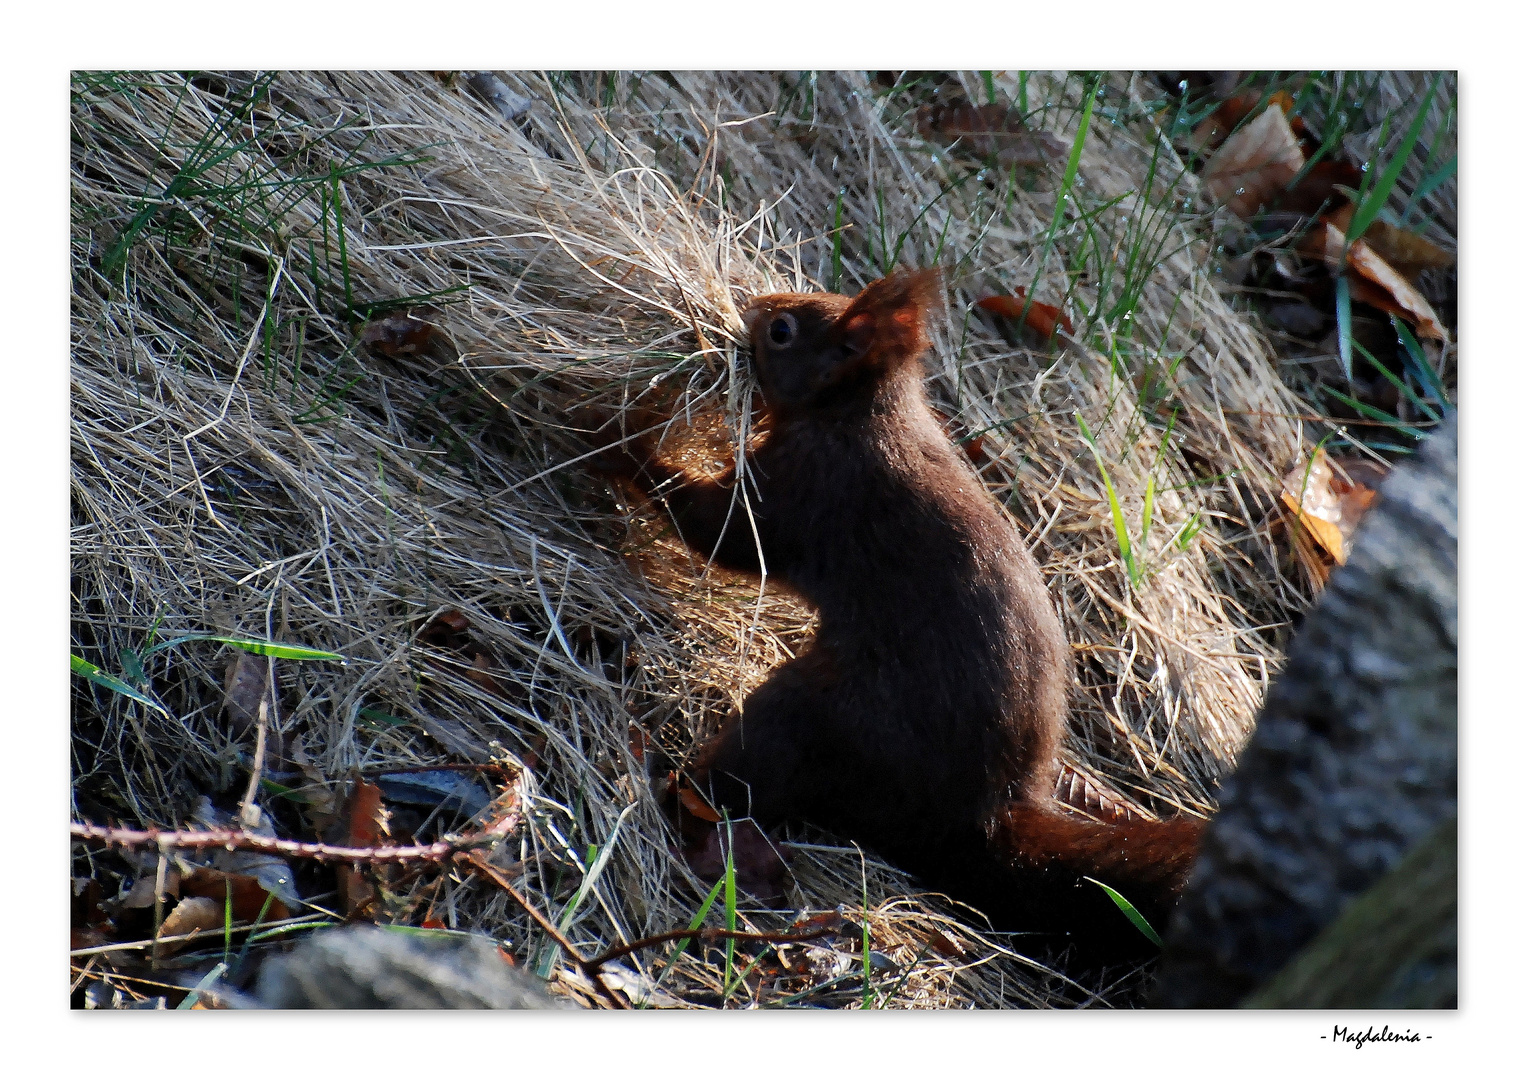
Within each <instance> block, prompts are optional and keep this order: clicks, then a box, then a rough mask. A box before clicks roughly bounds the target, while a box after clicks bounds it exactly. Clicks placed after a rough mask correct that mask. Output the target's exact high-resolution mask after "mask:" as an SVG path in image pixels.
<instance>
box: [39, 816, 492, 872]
mask: <svg viewBox="0 0 1528 1080" xmlns="http://www.w3.org/2000/svg"><path fill="white" fill-rule="evenodd" d="M519 821H520V815H519V814H518V813H514V814H510V815H508V816H507V817H506V818H504V819H503V820H501V821H500V822H498V823H497V824H495V825H494V827H493V828H492V829H487V830H484V831H482V832H473V833H467V834H466V835H463V836H458V837H455V838H452V839H448V840H437V841H436V842H435V843H433V844H418V845H414V846H410V847H403V846H390V845H383V846H378V847H341V846H340V845H338V844H316V843H304V842H303V841H300V840H278V839H276V838H275V837H273V836H256V835H255V834H254V833H247V832H242V831H240V830H239V829H183V830H155V829H115V828H111V827H108V826H105V825H92V824H90V823H89V822H78V821H74V822H70V823H69V835H71V836H73V837H75V838H76V839H79V840H99V841H101V842H103V843H105V844H108V845H110V846H112V847H124V848H189V849H192V850H201V849H205V848H226V849H228V850H229V851H259V852H264V853H266V854H268V855H286V856H290V857H292V858H296V859H317V860H318V861H319V862H326V861H329V860H335V861H338V862H349V863H390V862H413V861H415V860H422V861H424V862H445V861H446V860H447V859H449V858H451V857H452V856H453V855H456V854H458V853H460V852H462V851H466V850H469V849H471V848H477V847H483V846H485V845H487V844H491V843H493V842H494V841H496V840H499V839H501V838H503V837H504V836H506V835H507V834H509V833H510V832H512V831H513V830H514V828H515V826H517V825H518V824H519Z"/></svg>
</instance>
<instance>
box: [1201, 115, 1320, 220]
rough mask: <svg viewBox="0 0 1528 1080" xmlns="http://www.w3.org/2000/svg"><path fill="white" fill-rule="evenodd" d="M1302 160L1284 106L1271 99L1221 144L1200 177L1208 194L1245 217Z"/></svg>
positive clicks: (1276, 192) (1273, 196)
mask: <svg viewBox="0 0 1528 1080" xmlns="http://www.w3.org/2000/svg"><path fill="white" fill-rule="evenodd" d="M1304 165H1305V151H1304V150H1302V149H1301V148H1300V141H1299V140H1298V139H1296V138H1295V133H1294V132H1293V131H1292V130H1291V129H1290V127H1289V119H1288V118H1287V117H1286V116H1285V115H1284V110H1283V109H1281V108H1279V106H1277V105H1269V106H1268V107H1267V108H1266V109H1264V110H1263V111H1262V112H1261V113H1259V114H1258V116H1257V118H1256V119H1254V120H1253V121H1252V122H1251V123H1249V124H1247V125H1246V126H1245V127H1243V128H1242V129H1241V130H1240V131H1237V132H1235V133H1234V134H1233V135H1231V137H1230V138H1228V139H1226V141H1225V142H1224V143H1222V144H1221V146H1220V149H1219V150H1217V151H1215V153H1214V154H1213V155H1212V156H1211V157H1210V160H1209V161H1207V162H1206V163H1205V166H1204V172H1203V174H1202V175H1201V177H1200V179H1201V181H1202V182H1203V184H1204V188H1205V190H1206V191H1207V192H1209V194H1210V197H1211V198H1212V199H1214V200H1215V201H1216V202H1223V203H1225V205H1226V208H1227V209H1229V210H1230V211H1231V213H1233V214H1235V215H1236V216H1237V217H1239V218H1242V219H1243V220H1246V219H1247V218H1250V217H1252V216H1253V215H1254V214H1256V213H1257V212H1258V210H1260V209H1261V208H1262V207H1263V206H1265V205H1267V204H1269V203H1272V202H1274V201H1276V200H1277V199H1278V198H1279V197H1280V196H1281V195H1282V194H1283V192H1284V189H1285V188H1286V187H1288V186H1289V182H1290V181H1291V180H1293V179H1294V178H1295V177H1296V176H1298V175H1299V174H1300V169H1301V168H1302V167H1303V166H1304Z"/></svg>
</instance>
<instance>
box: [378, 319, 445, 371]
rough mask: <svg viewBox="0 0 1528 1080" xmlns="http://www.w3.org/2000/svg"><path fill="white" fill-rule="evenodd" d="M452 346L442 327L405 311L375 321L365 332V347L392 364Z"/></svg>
mask: <svg viewBox="0 0 1528 1080" xmlns="http://www.w3.org/2000/svg"><path fill="white" fill-rule="evenodd" d="M449 343H450V339H449V338H447V337H446V335H445V332H444V331H443V330H441V329H440V328H439V327H437V326H435V325H433V324H431V323H427V322H425V321H424V320H423V319H417V318H415V317H414V316H412V315H408V314H405V313H404V312H401V311H395V312H392V313H390V314H388V315H384V316H382V317H381V318H380V319H373V320H372V321H371V322H369V323H367V324H366V325H365V326H364V327H362V328H361V344H362V345H365V346H366V347H367V348H368V349H371V350H372V351H373V352H376V353H378V354H380V355H382V356H385V357H387V358H389V359H391V360H402V359H404V358H406V357H413V356H419V355H421V354H422V353H426V352H428V351H429V350H430V348H431V347H432V346H436V345H441V346H444V345H448V344H449Z"/></svg>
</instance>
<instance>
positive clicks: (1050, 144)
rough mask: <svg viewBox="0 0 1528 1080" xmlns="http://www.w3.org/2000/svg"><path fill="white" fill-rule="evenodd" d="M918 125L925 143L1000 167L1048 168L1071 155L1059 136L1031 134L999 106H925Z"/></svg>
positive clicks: (1012, 113) (1010, 112) (1006, 110)
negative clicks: (986, 160) (986, 159)
mask: <svg viewBox="0 0 1528 1080" xmlns="http://www.w3.org/2000/svg"><path fill="white" fill-rule="evenodd" d="M915 123H916V124H917V128H918V134H920V135H922V136H923V137H924V138H925V139H928V140H930V141H932V142H939V143H943V144H946V145H948V146H949V147H950V149H951V150H954V151H956V152H959V153H965V154H970V155H971V156H973V157H979V158H992V159H994V160H995V161H997V163H998V164H1000V165H1044V164H1046V163H1048V162H1052V161H1065V160H1066V158H1067V154H1068V152H1069V149H1068V147H1067V145H1066V143H1064V142H1062V141H1061V140H1060V139H1058V138H1057V137H1056V136H1054V135H1052V134H1051V133H1050V132H1048V131H1031V130H1030V129H1029V128H1026V127H1025V126H1024V124H1023V122H1022V121H1021V120H1020V119H1019V117H1018V115H1017V114H1016V113H1014V112H1013V111H1012V110H1010V109H1008V108H1006V107H1004V106H1002V105H997V104H991V105H980V106H978V105H972V104H971V103H970V102H965V101H963V102H960V103H958V104H953V105H924V106H922V107H921V108H919V110H918V112H917V118H916V121H915Z"/></svg>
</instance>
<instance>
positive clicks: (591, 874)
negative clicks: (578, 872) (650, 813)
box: [557, 803, 637, 933]
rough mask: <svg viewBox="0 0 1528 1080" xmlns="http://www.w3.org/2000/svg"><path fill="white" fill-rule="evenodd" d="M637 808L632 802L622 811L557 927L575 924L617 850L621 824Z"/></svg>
mask: <svg viewBox="0 0 1528 1080" xmlns="http://www.w3.org/2000/svg"><path fill="white" fill-rule="evenodd" d="M636 808H637V804H636V803H632V804H631V805H630V806H628V807H627V808H626V809H625V810H622V811H621V815H620V817H618V818H616V819H615V825H614V826H612V827H611V830H610V836H609V838H608V839H607V840H606V841H605V842H604V844H602V845H601V846H600V848H599V853H598V854H597V855H596V856H595V857H594V861H593V863H592V864H591V865H590V866H589V869H588V871H586V872H585V874H584V879H583V881H581V882H579V884H578V891H577V892H576V893H574V894H573V899H572V900H569V901H568V906H567V907H565V908H563V910H562V918H560V919H558V920H557V929H559V930H561V931H562V932H563V933H567V930H568V927H569V926H571V925H573V916H575V915H577V914H578V909H579V908H580V907H581V906H583V902H584V899H585V898H586V897H587V896H588V895H589V893H590V891H591V890H593V888H594V885H595V883H596V882H598V881H599V879H600V875H601V874H603V873H604V872H605V865H606V864H607V863H609V862H610V855H611V853H612V852H614V851H615V842H616V839H617V838H618V837H619V836H620V835H621V826H622V825H623V824H625V822H626V819H627V818H628V817H630V816H631V812H632V811H633V810H635V809H636Z"/></svg>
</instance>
